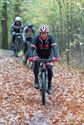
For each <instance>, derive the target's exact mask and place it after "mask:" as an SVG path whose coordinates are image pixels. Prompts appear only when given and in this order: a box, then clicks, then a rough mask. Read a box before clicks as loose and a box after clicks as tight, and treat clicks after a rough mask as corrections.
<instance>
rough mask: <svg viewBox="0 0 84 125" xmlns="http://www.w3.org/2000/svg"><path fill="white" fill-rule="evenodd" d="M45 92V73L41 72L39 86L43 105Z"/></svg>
mask: <svg viewBox="0 0 84 125" xmlns="http://www.w3.org/2000/svg"><path fill="white" fill-rule="evenodd" d="M45 93H46V73H45V72H42V86H41V94H42V104H43V105H45V101H46V99H45Z"/></svg>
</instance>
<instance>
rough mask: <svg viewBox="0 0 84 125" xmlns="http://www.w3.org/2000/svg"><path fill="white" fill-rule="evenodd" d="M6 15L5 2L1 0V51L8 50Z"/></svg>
mask: <svg viewBox="0 0 84 125" xmlns="http://www.w3.org/2000/svg"><path fill="white" fill-rule="evenodd" d="M7 17H8V15H7V1H6V0H5V1H4V0H3V5H2V21H1V24H2V44H1V47H2V49H7V48H8V26H7V21H8V18H7Z"/></svg>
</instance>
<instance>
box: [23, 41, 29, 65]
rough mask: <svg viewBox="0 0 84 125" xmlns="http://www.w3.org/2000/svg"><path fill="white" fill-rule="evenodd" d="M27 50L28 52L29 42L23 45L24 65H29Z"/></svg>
mask: <svg viewBox="0 0 84 125" xmlns="http://www.w3.org/2000/svg"><path fill="white" fill-rule="evenodd" d="M27 50H28V45H27V42H24V43H23V63H24V64H26V63H27V59H26V53H27Z"/></svg>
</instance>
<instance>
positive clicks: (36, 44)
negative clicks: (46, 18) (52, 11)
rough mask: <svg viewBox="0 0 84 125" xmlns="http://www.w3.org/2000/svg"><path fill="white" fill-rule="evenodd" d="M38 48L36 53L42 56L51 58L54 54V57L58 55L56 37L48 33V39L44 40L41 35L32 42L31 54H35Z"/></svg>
mask: <svg viewBox="0 0 84 125" xmlns="http://www.w3.org/2000/svg"><path fill="white" fill-rule="evenodd" d="M35 49H36V53H37V55H38V56H39V57H41V58H49V56H50V55H51V54H52V55H53V56H54V57H58V51H57V44H56V42H55V38H54V37H53V36H52V35H48V36H47V38H46V40H42V38H41V37H40V35H38V36H36V37H35V38H34V40H33V42H32V44H31V47H30V51H29V56H30V57H32V56H33V52H34V50H35Z"/></svg>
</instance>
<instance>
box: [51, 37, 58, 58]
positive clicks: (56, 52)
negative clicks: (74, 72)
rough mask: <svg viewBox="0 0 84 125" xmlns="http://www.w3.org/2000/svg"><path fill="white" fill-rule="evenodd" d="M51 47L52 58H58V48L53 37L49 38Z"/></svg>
mask: <svg viewBox="0 0 84 125" xmlns="http://www.w3.org/2000/svg"><path fill="white" fill-rule="evenodd" d="M51 47H52V50H53V56H54V57H56V58H58V46H57V43H56V41H55V38H54V37H53V36H52V37H51Z"/></svg>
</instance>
